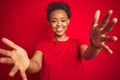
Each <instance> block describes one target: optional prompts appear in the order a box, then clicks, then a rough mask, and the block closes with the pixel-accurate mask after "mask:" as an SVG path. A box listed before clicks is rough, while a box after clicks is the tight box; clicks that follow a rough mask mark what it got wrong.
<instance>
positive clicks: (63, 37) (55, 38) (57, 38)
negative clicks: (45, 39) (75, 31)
mask: <svg viewBox="0 0 120 80" xmlns="http://www.w3.org/2000/svg"><path fill="white" fill-rule="evenodd" d="M68 39H69V37H68V36H67V35H64V36H55V37H54V40H55V41H66V40H68Z"/></svg>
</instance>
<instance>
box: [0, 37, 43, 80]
mask: <svg viewBox="0 0 120 80" xmlns="http://www.w3.org/2000/svg"><path fill="white" fill-rule="evenodd" d="M2 41H3V42H4V43H5V44H6V45H7V46H9V47H11V48H12V49H13V50H12V51H9V50H5V49H1V48H0V55H3V57H1V58H0V63H5V64H11V65H13V68H12V69H11V71H10V73H9V76H11V77H13V76H14V75H15V74H16V73H17V72H18V71H19V72H20V75H21V77H22V79H23V80H27V76H26V70H27V72H30V73H34V72H38V71H39V70H40V69H41V66H42V52H41V51H36V52H35V54H34V55H33V57H32V59H29V58H28V55H27V52H26V51H25V50H24V49H23V48H22V47H20V46H18V45H17V44H15V43H13V42H12V41H10V40H8V39H7V38H2Z"/></svg>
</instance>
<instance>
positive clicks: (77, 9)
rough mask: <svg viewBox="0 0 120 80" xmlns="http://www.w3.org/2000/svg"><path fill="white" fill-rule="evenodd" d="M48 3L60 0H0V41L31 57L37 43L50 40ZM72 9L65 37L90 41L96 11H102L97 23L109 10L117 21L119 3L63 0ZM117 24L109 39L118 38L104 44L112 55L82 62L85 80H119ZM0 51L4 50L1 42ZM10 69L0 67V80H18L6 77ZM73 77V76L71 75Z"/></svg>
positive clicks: (34, 78) (32, 78)
mask: <svg viewBox="0 0 120 80" xmlns="http://www.w3.org/2000/svg"><path fill="white" fill-rule="evenodd" d="M51 1H60V0H0V39H1V38H2V37H7V38H9V39H11V40H13V41H14V42H15V43H16V44H18V45H20V46H21V47H23V48H25V49H26V50H27V52H28V55H29V57H31V56H32V55H33V53H34V47H35V44H36V43H37V42H38V41H39V40H44V39H48V38H51V37H52V33H51V30H50V27H49V26H48V22H47V20H46V12H45V9H46V7H47V4H48V3H49V2H51ZM62 1H65V2H68V3H69V5H70V6H71V11H72V18H71V23H70V25H69V29H68V31H67V34H68V35H69V36H71V37H74V38H82V39H83V40H85V42H87V43H88V41H89V29H90V26H91V22H92V19H93V16H94V13H95V11H96V10H97V9H99V10H101V16H100V20H101V19H102V18H103V16H104V14H105V13H106V12H107V11H108V10H110V9H112V10H113V11H114V13H113V15H112V18H114V17H117V18H118V19H119V20H120V8H119V5H120V4H119V3H120V1H118V0H84V1H83V0H62ZM119 25H120V22H119V21H118V23H117V24H116V25H115V27H114V28H113V31H111V32H110V33H109V35H116V36H118V41H117V42H115V43H113V42H112V43H107V44H108V45H109V46H110V48H112V50H113V51H114V54H113V55H109V54H107V53H106V52H105V51H101V54H100V55H99V56H98V57H97V58H95V59H93V60H90V61H86V60H84V61H83V74H84V75H83V76H84V80H120V53H119V52H120V50H119V47H120V42H119V41H120V40H119V38H120V33H119V31H120V28H119ZM0 47H2V48H7V49H8V47H6V46H5V45H4V44H3V43H2V42H1V41H0ZM10 69H11V66H9V65H6V64H0V80H21V78H20V76H19V73H17V75H15V77H13V78H11V77H9V76H8V73H9V71H10ZM73 74H74V73H73ZM28 78H29V79H28V80H39V73H37V74H28Z"/></svg>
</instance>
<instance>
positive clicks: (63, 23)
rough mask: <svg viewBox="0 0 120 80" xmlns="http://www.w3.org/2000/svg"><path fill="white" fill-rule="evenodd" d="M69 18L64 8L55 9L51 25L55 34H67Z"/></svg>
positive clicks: (51, 17) (51, 16)
mask: <svg viewBox="0 0 120 80" xmlns="http://www.w3.org/2000/svg"><path fill="white" fill-rule="evenodd" d="M69 21H70V20H69V19H68V16H67V14H66V12H65V11H64V10H55V11H53V12H52V13H51V15H50V21H49V22H50V25H51V27H52V30H53V32H54V34H55V36H64V35H65V34H66V30H67V26H68V24H69Z"/></svg>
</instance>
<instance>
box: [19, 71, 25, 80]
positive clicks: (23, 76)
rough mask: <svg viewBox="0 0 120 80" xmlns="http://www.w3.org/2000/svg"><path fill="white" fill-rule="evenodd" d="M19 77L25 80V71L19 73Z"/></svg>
mask: <svg viewBox="0 0 120 80" xmlns="http://www.w3.org/2000/svg"><path fill="white" fill-rule="evenodd" d="M20 74H21V77H22V79H23V80H27V75H26V73H25V71H20Z"/></svg>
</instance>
